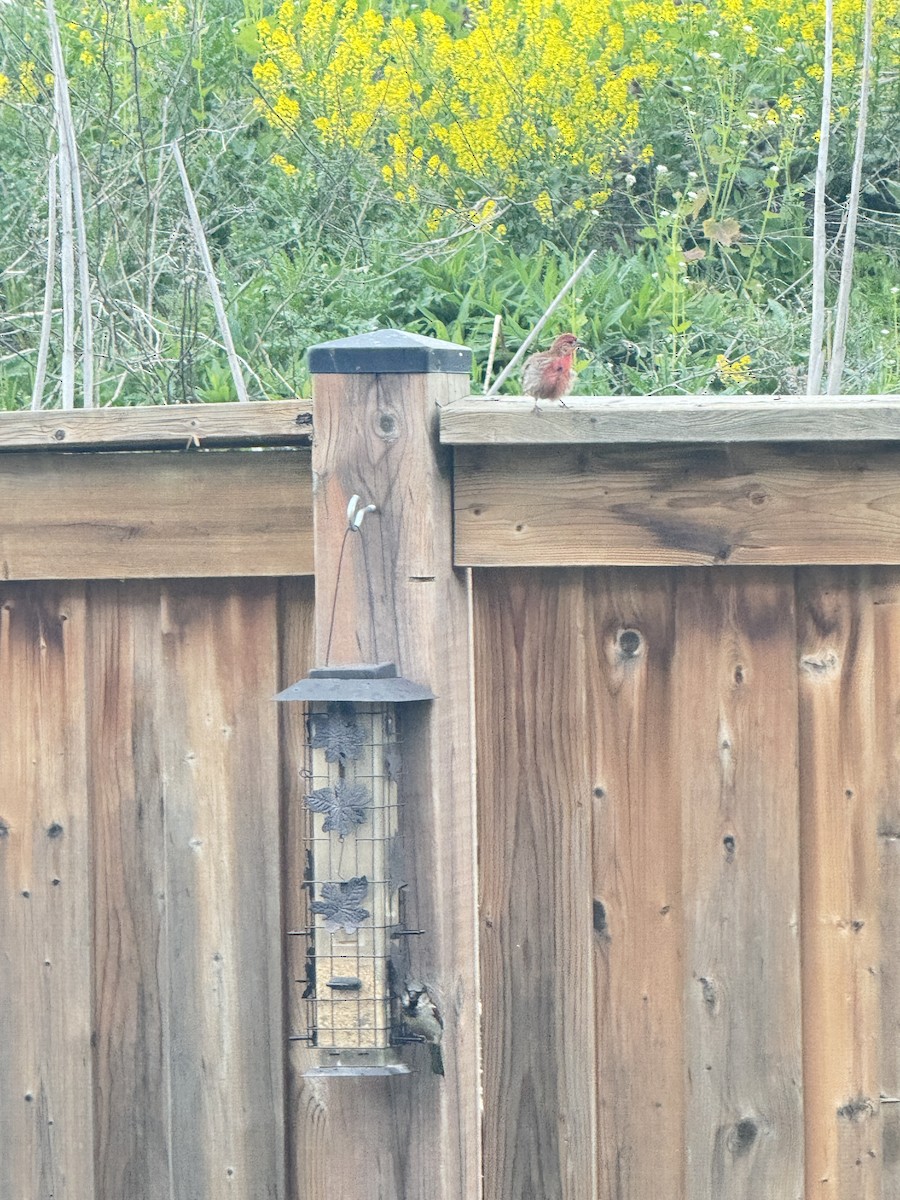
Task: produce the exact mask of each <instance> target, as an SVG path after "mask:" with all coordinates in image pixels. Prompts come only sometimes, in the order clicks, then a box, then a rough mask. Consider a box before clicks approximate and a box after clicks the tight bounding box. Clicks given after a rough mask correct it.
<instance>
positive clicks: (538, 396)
mask: <svg viewBox="0 0 900 1200" xmlns="http://www.w3.org/2000/svg"><path fill="white" fill-rule="evenodd" d="M581 345H582V343H581V342H579V340H578V338H577V337H576V336H575V334H574V333H561V334H560V335H559V337H558V338H557V339H556V341H555V342H554V343H553V345H552V346H551V347H550V349H549V350H540V351H539V352H538V353H537V354H532V355H531V357H530V358H526V359H525V366H524V368H523V370H522V391H523V392H524V393H525V395H526V396H534V398H535V400H559V402H560V403H561V404H562V403H563V396H567V395H568V394H569V392H570V391H571V390H572V384H573V383H574V382H575V372H574V370H573V369H572V363H573V361H574V359H575V351H576V350H577V349H578V348H579V346H581ZM534 407H535V409H537V407H538V406H537V404H535V406H534Z"/></svg>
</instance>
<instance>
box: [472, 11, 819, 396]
mask: <svg viewBox="0 0 900 1200" xmlns="http://www.w3.org/2000/svg"><path fill="white" fill-rule="evenodd" d="M829 3H831V0H829ZM596 253H597V251H596V250H592V251H591V252H590V254H589V255H588V256H587V258H586V259H585V260H584V262H583V263H582V264H581V266H580V267H579V268H578V270H577V271H575V273H574V274H573V275H572V276H570V278H569V279H568V280H567V281H566V283H564V284H563V286H562V288H561V289H560V291H559V292H558V294H557V296H556V298H555V299H554V300H553V302H552V303H551V304H550V307H549V308H548V309H547V311H546V312H545V313H544V315H543V316H542V317H541V319H540V320H539V321H538V323H537V325H535V327H534V329H532V331H531V333H529V335H528V336H527V337H526V338H525V341H524V342H523V343H522V345H521V346H520V347H519V349H518V350H517V351H516V353H515V354H514V355H513V357H512V358H511V359H510V361H509V362H508V363H507V365H506V366H505V367H504V368H503V370H502V371H501V372H500V374H499V375H498V376H497V378H496V379H495V380H494V382H493V383H492V384H491V386H490V388H489V389H488V390H487V391H486V392H485V395H486V396H493V395H494V393H495V392H498V391H499V390H500V388H501V387H502V386H503V384H504V383H506V381H507V379H509V377H510V375H511V374H512V373H513V371H514V370H515V368H516V367H517V366H518V365H519V363H520V362H521V360H522V358H523V356H524V354H525V351H526V350H527V349H528V347H529V346H530V345H531V343H532V342H533V341H534V339H535V338H536V337H537V335H538V334H539V333H540V332H541V330H542V329H543V328H544V326H545V325H546V324H547V322H548V321H549V320H550V318H551V317H552V316H553V314H554V313H555V312H556V310H557V308H559V306H560V304H561V302H562V299H563V297H564V296H565V294H566V292H568V291H569V290H570V289H571V288H572V287H573V286H574V285H575V283H577V281H578V280H579V279H580V278H581V276H582V275H583V274H584V271H585V269H586V267H587V265H588V263H589V262H590V261H591V259H592V258H593V257H594V255H595V254H596Z"/></svg>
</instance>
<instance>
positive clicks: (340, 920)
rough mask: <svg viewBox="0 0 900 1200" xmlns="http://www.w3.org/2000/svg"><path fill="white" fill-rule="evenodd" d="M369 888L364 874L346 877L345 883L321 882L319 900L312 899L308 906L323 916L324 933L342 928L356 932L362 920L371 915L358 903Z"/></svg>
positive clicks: (349, 931) (335, 931)
mask: <svg viewBox="0 0 900 1200" xmlns="http://www.w3.org/2000/svg"><path fill="white" fill-rule="evenodd" d="M368 890H369V881H368V879H367V878H366V877H365V875H358V876H356V877H355V878H354V879H348V880H347V882H346V883H323V884H322V897H323V899H321V900H313V902H312V904H311V905H310V907H311V908H312V911H313V912H314V913H316V914H317V915H318V916H322V917H324V918H325V920H324V922H323V927H324V929H325V932H326V933H337V931H338V930H339V929H343V930H344V931H345V932H346V933H356V931H357V929H359V927H360V925H362V923H363V921H365V920H366V918H367V917H371V915H372V914H371V913H370V912H369V910H368V909H367V908H363V907H362V906H361V905H360V900H364V899H365V895H366V892H367V891H368Z"/></svg>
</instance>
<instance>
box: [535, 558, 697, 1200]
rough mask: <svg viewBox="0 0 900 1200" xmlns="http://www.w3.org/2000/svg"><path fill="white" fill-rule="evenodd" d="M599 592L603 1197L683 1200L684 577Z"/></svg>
mask: <svg viewBox="0 0 900 1200" xmlns="http://www.w3.org/2000/svg"><path fill="white" fill-rule="evenodd" d="M586 584H587V625H586V644H587V648H588V650H587V654H588V657H587V679H586V685H587V697H588V718H587V726H586V729H585V735H584V736H585V740H586V741H587V744H588V746H590V747H592V748H593V757H594V763H593V776H592V777H593V780H594V798H595V799H594V814H595V815H594V937H593V941H594V961H595V974H596V993H597V1087H598V1091H599V1096H598V1121H599V1124H598V1154H599V1158H598V1174H599V1180H600V1188H599V1196H600V1197H601V1198H602V1200H647V1198H648V1197H654V1196H660V1197H665V1200H683V1198H684V1033H683V997H682V964H683V957H684V947H683V937H684V915H683V908H682V897H681V805H680V803H679V796H678V790H677V784H676V783H675V772H674V769H673V768H674V762H675V760H674V745H673V737H672V734H673V730H672V723H673V718H674V711H675V704H674V693H673V681H672V674H671V669H672V657H673V654H674V649H675V594H674V588H673V576H672V575H671V574H670V573H667V572H660V571H647V572H636V571H630V572H624V571H620V572H611V571H591V572H588V573H587V575H586ZM536 652H539V651H538V650H536Z"/></svg>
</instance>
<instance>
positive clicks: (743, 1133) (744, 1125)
mask: <svg viewBox="0 0 900 1200" xmlns="http://www.w3.org/2000/svg"><path fill="white" fill-rule="evenodd" d="M758 1133H759V1126H758V1125H757V1124H756V1122H755V1121H754V1120H753V1119H752V1118H751V1117H743V1118H742V1119H741V1120H740V1121H738V1122H737V1123H736V1124H735V1125H734V1126H733V1127H732V1129H731V1131H730V1133H729V1135H728V1149H729V1150H730V1151H731V1153H732V1154H734V1155H735V1156H736V1157H737V1156H739V1155H741V1154H746V1153H747V1151H748V1150H749V1149H750V1147H751V1146H752V1145H753V1143H754V1142H755V1141H756V1137H757V1134H758Z"/></svg>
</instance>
